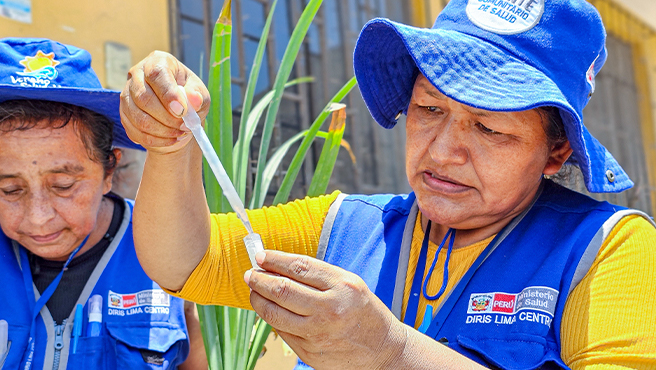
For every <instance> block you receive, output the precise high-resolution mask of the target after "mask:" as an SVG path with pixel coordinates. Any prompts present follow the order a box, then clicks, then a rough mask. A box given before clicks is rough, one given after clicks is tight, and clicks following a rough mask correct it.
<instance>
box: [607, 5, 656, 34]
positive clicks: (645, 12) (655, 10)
mask: <svg viewBox="0 0 656 370" xmlns="http://www.w3.org/2000/svg"><path fill="white" fill-rule="evenodd" d="M615 2H616V3H618V4H621V5H622V6H623V7H624V8H626V9H627V10H628V11H629V12H630V13H632V14H633V15H634V16H636V17H637V18H638V19H640V20H641V21H643V22H645V23H646V24H647V25H649V26H650V27H651V28H653V29H656V1H654V0H615Z"/></svg>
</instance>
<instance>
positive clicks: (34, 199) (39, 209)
mask: <svg viewBox="0 0 656 370" xmlns="http://www.w3.org/2000/svg"><path fill="white" fill-rule="evenodd" d="M55 214H56V212H55V209H54V207H53V206H52V202H51V200H50V197H48V195H47V194H44V192H32V193H30V196H29V199H28V202H27V219H28V220H30V222H31V223H32V224H33V225H39V226H40V225H44V224H45V223H47V222H48V221H50V220H51V219H53V218H54V217H55Z"/></svg>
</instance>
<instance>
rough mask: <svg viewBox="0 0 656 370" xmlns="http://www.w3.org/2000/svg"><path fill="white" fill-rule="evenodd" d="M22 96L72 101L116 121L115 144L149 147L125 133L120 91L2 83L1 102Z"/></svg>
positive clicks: (64, 101) (55, 100)
mask: <svg viewBox="0 0 656 370" xmlns="http://www.w3.org/2000/svg"><path fill="white" fill-rule="evenodd" d="M18 99H30V100H47V101H53V102H59V103H68V104H72V105H76V106H79V107H83V108H86V109H89V110H91V111H94V112H96V113H98V114H102V115H103V116H105V117H107V118H109V119H110V120H111V121H112V122H113V123H114V129H113V131H114V141H113V144H114V146H116V147H121V148H129V149H138V150H145V149H144V148H143V147H142V146H141V145H138V144H136V143H134V142H133V141H132V140H130V138H128V136H127V134H126V133H125V129H124V128H123V125H122V124H121V116H120V113H119V105H120V93H119V92H118V91H114V90H107V89H83V88H69V87H58V88H52V87H49V88H34V87H22V86H16V85H0V102H5V101H8V100H18Z"/></svg>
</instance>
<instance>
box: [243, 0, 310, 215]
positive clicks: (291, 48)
mask: <svg viewBox="0 0 656 370" xmlns="http://www.w3.org/2000/svg"><path fill="white" fill-rule="evenodd" d="M321 3H322V0H310V1H309V2H308V4H307V6H306V7H305V9H304V10H303V13H301V17H300V18H299V20H298V23H297V24H296V27H294V31H293V32H292V35H291V37H290V39H289V44H287V49H286V50H285V54H284V55H283V57H282V61H281V63H280V68H279V69H278V73H277V74H276V79H275V81H274V84H273V86H274V88H273V90H274V91H275V92H274V95H273V98H272V100H271V104H270V105H269V109H268V110H267V115H266V119H265V122H264V129H263V132H262V141H261V143H260V152H259V156H258V161H257V172H256V175H255V183H254V190H253V194H254V196H255V201H254V204H256V205H259V204H263V202H264V200H263V199H261V198H260V196H261V190H260V188H261V187H262V181H263V179H262V173H263V172H264V168H265V167H266V162H267V159H266V158H267V154H268V152H269V143H270V142H271V134H272V132H273V126H274V123H275V120H276V117H277V115H278V108H280V101H281V99H282V93H283V91H284V86H285V83H286V81H287V80H288V79H289V75H290V74H291V72H292V68H293V67H294V62H295V60H296V56H297V55H298V51H299V49H300V48H301V45H302V43H303V39H304V38H305V35H306V34H307V31H308V29H309V28H310V24H311V23H312V20H313V19H314V16H315V15H316V14H317V11H319V7H320V6H321Z"/></svg>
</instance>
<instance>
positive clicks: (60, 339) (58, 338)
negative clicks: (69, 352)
mask: <svg viewBox="0 0 656 370" xmlns="http://www.w3.org/2000/svg"><path fill="white" fill-rule="evenodd" d="M66 320H67V319H66ZM66 320H64V321H62V324H61V325H55V356H54V358H53V360H52V370H57V369H59V359H60V357H61V350H62V348H64V330H65V329H66Z"/></svg>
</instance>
